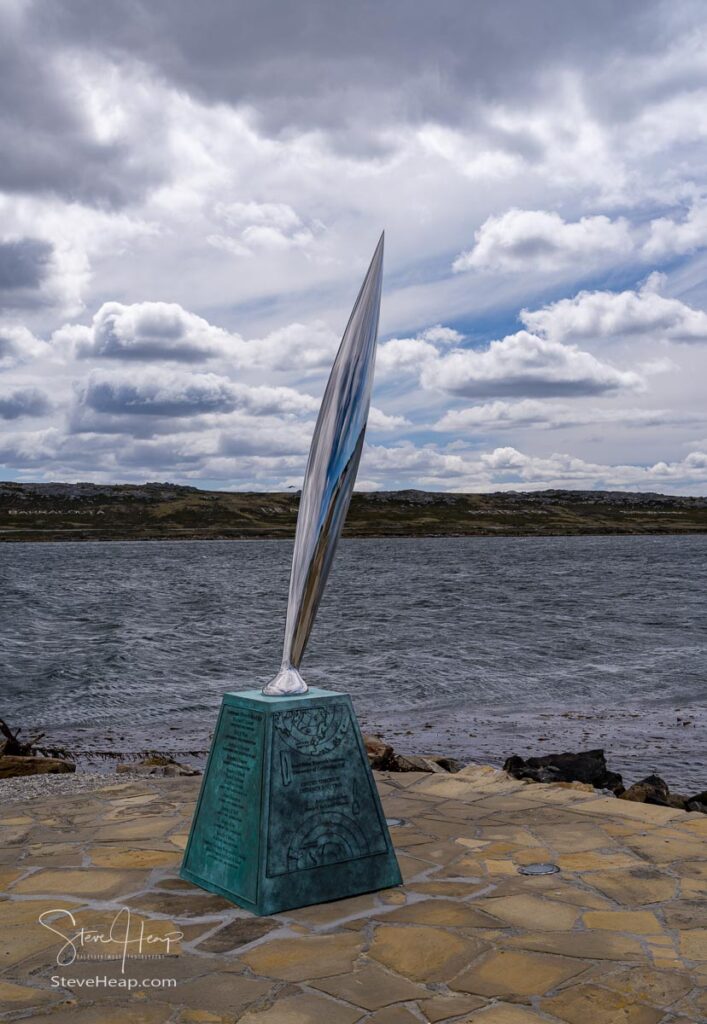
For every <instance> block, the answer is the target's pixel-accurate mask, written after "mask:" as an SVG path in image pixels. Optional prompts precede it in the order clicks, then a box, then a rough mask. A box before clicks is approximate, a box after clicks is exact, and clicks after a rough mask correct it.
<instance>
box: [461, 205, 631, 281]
mask: <svg viewBox="0 0 707 1024" xmlns="http://www.w3.org/2000/svg"><path fill="white" fill-rule="evenodd" d="M632 247H633V240H632V237H631V230H630V227H629V224H628V222H627V221H626V220H624V219H623V218H619V219H618V220H611V219H610V218H609V217H606V216H604V215H600V216H593V217H582V218H581V220H578V221H574V222H567V221H565V220H563V219H562V217H561V216H560V215H559V214H558V213H554V212H548V211H547V210H518V209H511V210H508V211H507V212H506V213H504V214H501V215H500V216H496V217H489V218H488V219H487V220H485V221H484V223H483V224H482V225H481V227H480V228H479V229H478V231H476V233H475V235H474V246H473V248H472V249H469V250H468V251H467V252H463V253H461V254H460V255H459V256H457V258H456V259H455V261H454V263H453V269H454V270H455V271H457V272H460V271H464V270H501V271H505V270H510V271H526V272H527V271H529V270H537V269H547V270H552V269H555V268H558V267H559V268H562V267H565V266H568V265H570V264H571V261H573V260H580V261H583V263H584V264H585V265H586V263H588V262H589V263H591V262H592V261H595V260H597V259H602V260H606V259H609V260H610V261H611V260H616V261H617V262H618V261H619V260H620V259H622V258H623V257H624V256H625V255H626V254H627V253H628V252H630V251H631V249H632Z"/></svg>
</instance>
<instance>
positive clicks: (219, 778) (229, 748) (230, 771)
mask: <svg viewBox="0 0 707 1024" xmlns="http://www.w3.org/2000/svg"><path fill="white" fill-rule="evenodd" d="M262 737H263V715H262V714H261V713H259V712H256V711H248V710H245V709H243V708H229V707H226V708H224V711H223V716H222V719H221V723H220V726H219V733H218V737H217V742H216V744H215V751H216V753H217V758H216V760H215V762H214V763H213V764H212V765H210V767H209V778H208V793H207V808H206V810H207V812H208V816H209V828H208V829H206V830H205V832H204V838H203V848H202V849H203V853H202V855H203V857H204V858H205V860H206V861H207V862H208V863H209V867H210V873H211V875H212V876H213V875H214V872H216V873H217V874H218V875H220V876H221V877H222V878H223V879H224V880H225V879H226V878H227V879H228V887H229V888H230V889H231V890H232V891H233V892H237V893H239V894H241V895H243V896H245V897H246V898H248V899H251V900H255V899H256V889H257V869H256V870H254V868H255V862H256V861H257V849H256V851H253V845H254V844H256V847H257V841H258V827H257V817H258V814H259V808H260V778H261V757H260V753H261V744H262ZM254 852H255V854H256V856H255V857H254V856H253V854H254Z"/></svg>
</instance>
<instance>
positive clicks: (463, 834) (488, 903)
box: [0, 769, 707, 1024]
mask: <svg viewBox="0 0 707 1024" xmlns="http://www.w3.org/2000/svg"><path fill="white" fill-rule="evenodd" d="M390 778H391V779H392V778H393V777H392V776H391V777H390ZM432 778H433V777H432V776H430V775H419V776H418V777H417V778H412V779H408V778H406V779H405V782H404V783H403V782H402V781H401V782H400V785H397V784H396V782H395V781H391V782H390V783H389V784H388V785H389V788H390V789H391V791H392V792H391V793H390V794H385V793H384V807H385V809H386V813H389V814H392V816H394V817H402V818H404V819H405V821H406V822H408V824H407V825H405V826H403V827H398V828H393V830H392V835H393V840H394V842H395V841H396V838H397V837H398V836H406V837H409V838H410V839H414V840H415V841H414V842H410V843H406V842H405V841H404V840H403V841H402V842H401V843H400V847H401V849H403V847H404V849H405V850H406V852H403V853H401V854H400V856H401V862H402V863H403V864H404V870H405V875H406V878H407V879H408V881H407V882H406V884H405V885H404V886H402V887H398V888H394V889H391V890H387V891H385V892H381V893H377V894H368V895H366V896H361V897H353V898H352V899H350V900H341V901H338V902H335V903H331V904H326V905H323V906H320V907H312V908H305V909H303V910H298V911H291V912H288V913H287V914H282V915H277V917H276V918H272V919H268V918H262V919H259V918H254V917H252V916H251V915H248V914H247V913H246V912H245V911H242V910H239V909H237V908H235V907H234V906H233V905H232V904H230V903H229V902H228V901H226V900H224V899H222V898H221V897H218V896H213V895H212V894H209V893H206V892H203V891H202V890H200V889H198V888H197V887H195V886H192V885H191V884H189V883H186V882H183V881H182V880H180V879H179V878H177V876H176V868H177V863H178V862H179V859H180V856H181V854H180V850H181V848H183V846H184V844H185V842H186V834H187V830H188V823H189V820H190V818H191V814H192V810H193V804H194V801H195V799H196V794H197V788H198V787H197V786H195V785H194V784H193V782H192V780H189V779H183V780H180V779H174V780H167V779H145V780H141V781H140V782H139V783H138V784H135V785H131V786H130V787H128V788H126V787H125V786H123V787H121V788H120V789H117V790H116V788H115V787H111V790H110V791H109V792H105V791H104V792H103V793H96V794H89V796H88V797H83V796H81V797H77V798H75V799H73V800H70V801H66V802H63V803H62V806H61V808H58V807H56V806H53V802H52V801H51V800H39V801H37V802H36V803H35V804H30V805H28V808H27V813H21V814H20V813H18V814H15V815H9V817H14V818H19V819H21V820H19V821H12V822H10V823H7V822H6V825H7V826H8V829H9V830H13V829H14V830H15V833H14V834H13V838H14V839H15V840H16V842H15V843H14V844H13V845H8V846H4V847H1V848H0V865H1V867H0V872H6V873H7V874H5V875H0V880H3V879H5V884H6V886H7V889H6V897H5V899H4V900H2V899H1V898H0V971H2V972H3V973H2V981H1V982H0V984H7V985H10V986H17V989H18V990H19V992H18V995H17V999H19V998H20V994H22V995H23V996H24V990H29V991H31V992H33V993H36V996H33V997H32V998H35V999H36V1000H37V1001H36V1002H33V1003H26V1004H25V1005H24V1008H18V1009H17V1011H16V1014H17V1015H21V1014H24V1015H25V1016H24V1019H27V1020H34V1019H35V1018H37V1019H38V1021H39V1020H41V1019H45V1020H46V1022H47V1024H99V1022H100V1024H127V1022H128V1021H130V1024H161V1022H162V1021H164V1022H165V1024H167V1022H169V1024H226V1022H228V1024H234V1021H235V1020H238V1021H239V1024H241V1021H243V1020H245V1021H247V1022H248V1024H254V1021H255V1022H256V1024H315V1022H316V1024H320V1022H321V1024H413V1021H416V1022H418V1024H420V1022H422V1021H423V1020H424V1021H427V1022H429V1024H442V1022H444V1024H446V1022H447V1021H452V1022H454V1024H472V1022H474V1024H477V1022H478V1021H481V1022H482V1024H483V1022H484V1021H485V1022H486V1024H499V1022H500V1024H539V1022H540V1021H542V1022H544V1024H548V1022H550V1021H553V1022H565V1024H575V1020H581V1022H582V1024H605V1021H611V1024H613V1019H614V1018H612V1017H611V1014H614V1015H615V1019H616V1021H617V1024H621V1022H622V1021H623V1022H624V1024H644V1022H645V1021H646V1020H650V1022H651V1024H653V1022H654V1021H655V1017H648V1018H646V1016H645V1015H646V1013H648V1012H649V1011H650V1012H651V1013H655V1012H660V1014H661V1017H660V1018H659V1020H660V1024H678V1022H679V1021H683V1022H684V1024H687V1022H688V1021H689V1022H694V1021H702V1020H703V1019H707V1006H706V1004H705V998H704V993H705V990H707V950H706V947H707V942H706V940H705V939H706V935H707V911H706V910H705V909H704V908H705V906H707V848H706V847H705V843H704V839H705V838H707V831H705V830H704V829H703V823H705V819H704V816H700V818H699V820H698V819H697V816H696V815H685V814H684V813H682V812H680V813H679V816H677V817H676V816H674V815H672V813H671V812H669V817H667V818H666V816H665V815H664V814H662V813H661V809H660V808H650V807H649V809H648V810H647V811H646V809H645V807H644V808H642V807H641V805H635V806H636V807H638V810H635V809H630V810H629V811H628V814H629V816H628V817H627V816H626V814H627V812H626V811H625V810H624V809H623V808H620V809H618V811H617V810H616V809H615V807H614V808H613V809H612V810H610V811H607V813H604V811H601V813H599V811H598V809H597V803H598V802H599V803H600V804H601V806H602V807H604V806H605V805H604V804H603V803H602V801H603V799H604V798H597V797H595V795H594V794H587V793H583V792H580V793H579V796H580V797H581V800H579V799H578V795H577V793H576V792H575V791H573V790H571V789H567V790H563V791H559V793H560V794H561V795H560V796H559V797H558V795H557V794H555V795H552V794H553V792H554V790H553V788H552V787H544V786H540V785H534V786H525V785H520V784H518V785H519V788H517V789H516V788H515V786H516V784H515V782H514V783H512V784H511V788H508V787H507V786H506V784H505V783H504V782H503V775H502V773H499V772H496V771H495V770H493V769H489V770H483V771H481V772H480V773H478V772H475V771H474V770H472V771H470V772H467V773H466V774H465V775H463V776H462V783H463V785H462V790H461V791H462V793H463V796H462V797H461V798H459V799H456V798H455V799H444V800H440V799H438V796H437V795H435V793H434V792H425V791H424V790H421V791H419V792H418V791H417V790H418V787H420V786H424V787H425V789H426V788H427V787H428V786H429V785H430V780H431V779H432ZM434 778H438V779H442V780H445V779H449V778H450V777H445V776H436V777H434ZM452 778H453V777H452ZM435 785H436V783H435ZM606 800H607V801H608V802H609V803H611V804H612V805H615V804H621V803H623V804H627V805H628V802H627V801H616V800H613V798H606ZM389 803H392V806H394V807H397V808H398V811H397V813H393V812H392V811H391V808H390V806H389ZM587 807H588V808H589V810H588V811H586V812H585V808H587ZM146 810H149V812H150V813H145V811H146ZM656 810H657V811H658V812H659V813H658V814H657V815H656V814H655V811H656ZM663 810H664V809H663ZM23 812H24V808H23ZM630 815H634V816H633V817H631V816H630ZM636 815H637V816H636ZM22 819H28V820H22ZM106 819H110V820H109V821H107V820H106ZM35 821H36V822H40V823H41V824H34V822H35ZM153 826H155V830H156V831H155V834H143V835H130V832H135V831H137V832H138V833H144V832H145V831H151V830H152V828H153ZM698 826H699V827H698ZM104 829H111V832H110V838H105V833H103V834H104V838H103V839H102V840H100V841H99V840H97V838H96V837H97V833H99V832H101V831H102V830H104ZM118 830H125V834H121V832H119V831H118ZM20 833H23V834H24V839H21V838H19V836H20ZM416 854H419V855H416ZM564 858H571V859H569V860H567V859H564ZM671 858H672V859H671ZM528 859H530V860H535V859H542V860H545V859H548V860H553V861H555V862H558V861H559V860H560V859H564V860H563V863H564V865H565V866H564V867H563V870H562V872H561V874H559V875H553V876H548V877H536V878H533V877H527V876H523V875H520V874H519V873H518V866H519V864H520V863H522V862H524V861H527V860H528ZM138 863H139V866H138ZM84 865H86V867H84ZM89 865H91V866H89ZM79 866H80V869H79ZM37 868H39V870H37ZM53 878H54V880H55V883H56V888H54V887H52V888H51V890H50V891H48V892H47V894H46V896H40V895H39V893H40V892H42V891H43V890H42V889H41V888H40V889H35V888H34V886H36V885H40V886H50V885H52V886H54V883H53V882H52V879H53ZM111 879H112V881H114V882H117V880H120V885H119V886H118V890H117V891H116V892H111V888H110V884H109V881H110V880H111ZM85 880H88V881H85ZM27 883H29V888H30V890H31V891H28V892H23V891H22V888H23V887H24V886H25V885H27ZM96 886H97V888H96ZM126 886H132V888H130V887H128V888H126ZM87 888H88V889H90V890H91V891H86V890H87ZM125 904H128V905H129V906H130V908H131V912H132V913H133V915H134V921H135V922H136V923H137V922H138V921H144V922H145V926H146V927H147V928H151V929H155V932H156V933H157V932H158V930H159V929H172V928H174V929H177V930H179V931H183V932H184V940H183V942H182V943H181V953H180V955H178V956H171V957H169V958H168V959H167V960H160V961H155V962H154V964H151V968H150V974H153V975H156V976H159V977H162V976H167V975H168V974H173V976H174V978H175V979H176V980H177V981H178V984H177V985H176V988H175V989H172V990H169V991H168V992H167V993H165V991H164V990H154V991H147V990H146V991H144V992H140V993H135V994H129V993H127V992H125V993H122V994H119V995H115V994H114V993H112V992H105V993H100V992H96V993H93V994H91V993H89V992H86V991H82V990H74V991H72V993H71V996H70V997H71V999H72V1000H73V1004H72V1005H69V1004H64V1005H62V1004H61V1003H60V1000H61V999H65V998H66V997H67V995H68V993H51V994H52V995H56V997H57V1003H56V1005H53V1003H44V1004H43V1003H42V1002H41V1000H42V999H43V998H44V997H45V995H46V993H47V992H50V991H51V990H50V989H49V978H50V976H51V973H53V971H54V970H55V965H54V960H55V957H56V944H57V941H58V939H57V937H56V936H53V935H52V934H51V933H50V932H46V931H45V930H44V929H42V928H41V926H38V922H37V915H38V913H39V912H40V910H42V909H47V907H54V908H56V907H60V908H63V909H69V910H71V912H72V913H73V914H74V917H75V919H76V922H77V925H81V924H83V923H84V922H86V924H87V926H89V927H90V925H91V923H93V924H96V923H98V924H100V923H101V922H103V923H104V924H105V922H108V921H109V920H110V917H111V915H112V914H113V913H114V912H115V910H117V909H119V908H120V907H121V906H122V905H125ZM94 908H98V909H94ZM113 908H115V910H114V909H113ZM663 927H665V928H666V930H665V931H662V928H663ZM129 969H130V970H131V971H132V973H133V974H135V972H136V971H140V972H141V973H140V976H142V966H141V965H139V963H138V964H134V965H133V966H132V967H130V968H129ZM75 970H76V973H77V975H80V976H81V977H82V978H86V977H88V976H89V974H95V963H92V962H84V963H82V964H80V965H79V964H77V965H76V967H75ZM102 970H103V971H104V972H105V973H107V974H110V975H111V976H113V975H115V972H116V971H119V970H120V965H119V964H116V962H115V961H110V962H105V963H104V965H103V966H102ZM568 972H569V973H568ZM135 976H137V975H135ZM695 986H702V989H701V990H700V988H698V987H695ZM2 991H3V990H2V989H0V999H1V993H2ZM6 991H7V990H6ZM700 991H701V992H702V995H700V994H699V993H700ZM589 997H591V998H590V999H589ZM551 1000H560V1001H557V1002H554V1003H553V1004H552V1009H550V1001H551ZM588 1000H589V1003H591V1010H589V1009H588V1008H587V1007H588ZM594 1010H596V1012H594ZM582 1014H583V1015H584V1016H583V1017H582ZM42 1015H44V1017H42ZM285 1015H287V1016H285ZM411 1015H412V1019H410V1018H411ZM607 1015H608V1016H607ZM663 1018H664V1019H663Z"/></svg>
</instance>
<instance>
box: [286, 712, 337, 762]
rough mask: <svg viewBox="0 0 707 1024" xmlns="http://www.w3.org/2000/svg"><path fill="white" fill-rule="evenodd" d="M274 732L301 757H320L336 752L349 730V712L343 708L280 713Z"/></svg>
mask: <svg viewBox="0 0 707 1024" xmlns="http://www.w3.org/2000/svg"><path fill="white" fill-rule="evenodd" d="M275 728H276V729H277V731H278V732H279V733H280V735H281V736H282V738H283V740H284V741H285V743H287V745H288V746H289V747H292V749H293V750H297V751H298V752H299V753H301V754H322V753H330V752H331V751H332V750H336V748H337V747H338V746H339V744H340V743H341V741H342V740H343V738H344V736H345V735H346V733H347V732H348V730H349V714H348V708H346V707H345V706H344V705H342V704H319V705H315V706H314V707H308V708H297V709H296V710H294V711H280V712H278V713H277V714H276V715H275Z"/></svg>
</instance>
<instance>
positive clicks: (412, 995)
mask: <svg viewBox="0 0 707 1024" xmlns="http://www.w3.org/2000/svg"><path fill="white" fill-rule="evenodd" d="M312 987H313V988H317V989H320V990H321V991H322V992H327V993H328V994H329V995H331V996H335V997H336V998H337V999H344V1000H346V1001H347V1002H349V1003H354V1004H355V1005H356V1006H362V1007H363V1008H364V1009H366V1010H379V1009H380V1008H381V1007H382V1006H389V1005H390V1004H391V1003H402V1002H406V1001H408V1000H412V999H419V998H421V997H424V996H426V995H427V990H426V989H424V988H423V987H422V986H420V985H416V984H414V983H413V982H411V981H408V980H407V979H406V978H401V977H399V976H398V975H395V974H391V973H390V972H388V971H384V970H383V969H382V968H381V967H378V966H376V965H375V964H368V965H367V966H366V967H363V968H361V970H358V971H354V973H352V974H340V975H337V976H335V977H333V978H321V979H319V980H318V981H314V982H312Z"/></svg>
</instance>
